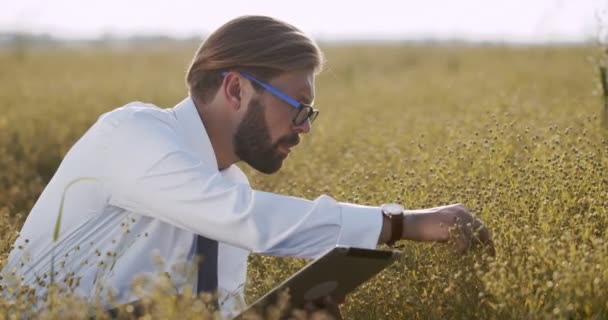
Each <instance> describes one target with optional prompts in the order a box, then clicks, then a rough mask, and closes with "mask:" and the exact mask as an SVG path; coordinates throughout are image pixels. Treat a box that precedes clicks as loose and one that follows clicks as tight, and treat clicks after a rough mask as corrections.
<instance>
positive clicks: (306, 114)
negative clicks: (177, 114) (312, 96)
mask: <svg viewBox="0 0 608 320" xmlns="http://www.w3.org/2000/svg"><path fill="white" fill-rule="evenodd" d="M237 72H238V73H239V74H240V75H242V76H243V77H245V78H247V79H249V80H251V81H253V82H255V83H257V84H259V85H260V86H261V87H262V88H264V89H265V90H266V91H268V92H270V93H272V94H273V95H274V96H275V97H277V98H279V99H281V100H283V101H285V102H287V104H289V105H290V106H292V107H294V108H296V109H297V110H298V113H296V115H295V116H294V117H293V119H292V120H291V121H292V122H293V124H294V125H295V126H301V125H303V124H304V122H305V121H306V120H308V121H309V123H311V124H312V122H313V121H315V119H316V118H317V116H318V115H319V110H317V109H315V108H313V107H312V106H311V105H309V104H305V103H301V102H299V101H298V100H296V99H294V98H292V97H290V96H288V95H287V94H285V93H283V92H282V91H281V90H279V89H277V88H275V87H273V86H271V85H269V84H267V83H265V82H262V81H260V80H258V79H256V78H255V77H254V76H252V75H251V74H249V73H247V72H243V71H237ZM227 74H228V72H222V76H226V75H227Z"/></svg>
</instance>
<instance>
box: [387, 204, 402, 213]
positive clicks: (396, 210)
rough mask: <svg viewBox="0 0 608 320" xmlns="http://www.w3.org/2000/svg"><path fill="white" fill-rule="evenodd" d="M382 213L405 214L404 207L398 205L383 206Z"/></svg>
mask: <svg viewBox="0 0 608 320" xmlns="http://www.w3.org/2000/svg"><path fill="white" fill-rule="evenodd" d="M382 211H384V212H386V213H387V214H401V213H403V207H402V206H401V205H399V204H396V203H387V204H385V205H383V206H382Z"/></svg>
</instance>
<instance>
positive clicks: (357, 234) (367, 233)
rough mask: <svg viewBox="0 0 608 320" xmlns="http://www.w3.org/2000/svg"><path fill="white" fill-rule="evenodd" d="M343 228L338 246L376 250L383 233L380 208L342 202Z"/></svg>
mask: <svg viewBox="0 0 608 320" xmlns="http://www.w3.org/2000/svg"><path fill="white" fill-rule="evenodd" d="M340 208H341V210H342V212H341V219H342V228H341V229H340V235H339V236H338V245H341V246H348V247H357V248H365V249H375V248H376V246H377V245H378V238H379V237H380V232H381V231H382V210H381V209H380V207H370V206H362V205H358V204H352V203H345V202H340Z"/></svg>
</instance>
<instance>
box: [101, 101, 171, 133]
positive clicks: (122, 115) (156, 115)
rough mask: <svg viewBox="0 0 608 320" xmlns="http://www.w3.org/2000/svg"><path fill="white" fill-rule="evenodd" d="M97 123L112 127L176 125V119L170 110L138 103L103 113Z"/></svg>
mask: <svg viewBox="0 0 608 320" xmlns="http://www.w3.org/2000/svg"><path fill="white" fill-rule="evenodd" d="M98 122H102V123H105V124H109V125H112V126H114V127H118V126H122V125H138V124H140V125H142V124H150V125H159V124H165V125H168V126H176V125H177V119H176V118H175V115H174V114H173V112H171V110H170V109H162V108H160V107H158V106H156V105H153V104H151V103H144V102H140V101H135V102H131V103H128V104H126V105H124V106H122V107H120V108H116V109H114V110H112V111H110V112H107V113H104V114H103V115H101V116H100V117H99V119H98Z"/></svg>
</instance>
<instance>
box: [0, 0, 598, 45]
mask: <svg viewBox="0 0 608 320" xmlns="http://www.w3.org/2000/svg"><path fill="white" fill-rule="evenodd" d="M0 2H4V3H3V4H1V5H0V8H1V10H0V32H13V31H25V32H31V33H47V34H51V35H54V36H59V37H64V38H95V37H99V36H102V35H104V34H112V35H117V36H132V35H156V34H158V35H168V36H174V37H191V36H197V37H200V36H204V35H205V34H208V33H209V32H212V31H213V30H215V29H216V28H217V27H219V26H220V25H222V24H223V23H225V22H227V21H228V20H230V19H232V18H235V17H237V16H240V15H245V14H263V15H269V16H273V17H275V18H278V19H281V20H284V21H287V22H289V23H291V24H293V25H295V26H297V27H298V28H300V29H302V30H303V31H304V32H306V33H308V34H310V35H311V36H313V37H314V38H316V39H322V40H358V39H360V40H385V39H394V40H420V39H435V40H454V39H458V40H468V41H498V42H524V43H534V42H578V41H585V40H592V41H596V40H600V41H602V42H603V43H605V42H608V0H457V1H456V0H453V1H452V0H394V1H391V0H373V1H368V0H366V1H356V0H351V1H343V0H333V1H332V0H306V1H285V0H283V1H278V0H265V1H264V0H259V1H251V0H250V1H246V0H229V1H221V0H219V1H214V2H212V1H202V0H199V1H195V0H171V1H155V0H122V1H121V0H103V1H101V0H100V1H90V0H0Z"/></svg>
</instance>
